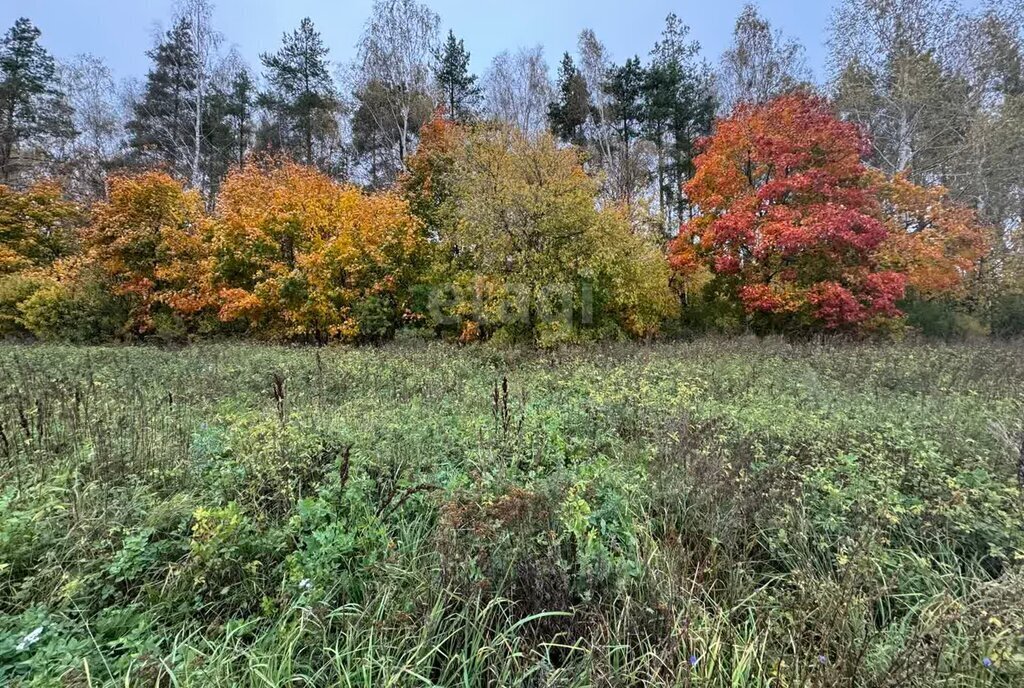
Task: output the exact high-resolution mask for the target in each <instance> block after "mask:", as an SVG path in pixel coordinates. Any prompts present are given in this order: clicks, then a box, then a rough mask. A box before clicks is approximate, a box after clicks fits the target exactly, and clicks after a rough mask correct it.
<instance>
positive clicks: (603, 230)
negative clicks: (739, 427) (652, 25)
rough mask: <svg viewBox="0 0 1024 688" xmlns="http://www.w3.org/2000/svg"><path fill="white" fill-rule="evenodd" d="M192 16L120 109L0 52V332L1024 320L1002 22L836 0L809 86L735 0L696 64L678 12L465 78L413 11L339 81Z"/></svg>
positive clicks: (298, 40) (82, 82)
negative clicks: (721, 47) (627, 33)
mask: <svg viewBox="0 0 1024 688" xmlns="http://www.w3.org/2000/svg"><path fill="white" fill-rule="evenodd" d="M213 10H214V8H213V6H212V4H211V3H210V2H209V1H208V0H182V2H181V3H179V5H178V6H177V9H176V11H175V14H174V17H173V19H172V22H171V25H170V28H169V29H168V30H167V31H165V32H164V33H163V34H161V35H160V36H159V38H158V40H156V41H155V44H154V46H153V48H152V49H151V50H150V51H149V52H148V53H147V56H148V58H149V61H150V67H149V70H148V72H147V74H146V77H145V79H144V80H143V81H142V82H141V83H138V84H130V85H128V86H126V87H123V88H121V87H118V86H117V85H116V84H115V83H114V81H113V78H112V76H111V74H110V72H109V70H108V69H107V68H106V67H105V66H104V65H103V63H102V61H100V60H98V59H97V58H94V57H90V56H80V57H78V58H75V59H74V60H71V61H69V62H68V63H66V64H58V63H57V62H56V61H55V60H54V59H53V57H52V56H51V55H50V54H49V53H48V51H47V50H46V49H45V48H44V47H43V41H42V37H41V34H40V32H39V30H38V29H37V28H36V27H35V26H33V24H32V22H31V21H30V20H28V19H20V20H18V21H17V22H16V23H15V25H14V26H13V27H11V29H10V30H9V31H8V32H7V34H6V35H5V36H4V38H3V40H2V42H0V110H2V112H0V114H2V117H3V120H2V122H0V181H2V182H3V184H4V185H5V188H4V190H3V192H2V195H0V204H2V207H0V232H2V233H3V234H0V240H2V242H3V253H4V256H3V268H2V270H0V277H2V281H0V302H2V303H0V310H2V311H3V313H0V318H3V321H4V323H5V324H4V329H5V331H6V332H7V333H8V334H10V333H21V334H24V333H31V334H35V335H37V336H56V337H66V338H78V339H97V338H99V339H102V338H110V337H114V336H119V337H125V336H133V337H134V336H145V335H147V334H152V333H154V332H157V331H164V332H167V333H176V334H178V335H180V334H187V333H199V332H211V333H212V332H215V331H216V332H240V331H248V332H258V333H261V334H265V335H267V336H274V337H307V338H309V337H312V338H314V339H317V340H318V341H325V340H327V339H330V338H343V339H353V340H364V339H378V338H382V337H386V336H391V335H392V334H394V332H396V331H397V330H400V329H415V328H423V329H427V330H430V331H431V332H435V333H436V332H438V331H442V332H443V331H450V332H451V333H452V334H453V335H454V336H459V337H461V338H463V339H472V338H479V337H490V336H494V335H495V334H499V333H504V334H509V333H511V334H509V336H529V337H532V338H534V339H553V340H557V339H558V338H560V337H563V338H564V337H578V336H580V334H581V332H584V331H586V332H589V333H590V334H591V335H594V334H596V333H604V334H608V333H611V332H617V333H620V334H631V335H634V336H649V335H652V334H654V333H656V332H658V331H662V332H664V331H673V330H679V329H680V328H682V329H694V328H695V329H709V328H717V329H725V330H743V329H750V328H754V329H761V330H764V331H780V330H781V331H787V332H788V331H794V332H795V331H815V330H821V329H826V330H834V329H839V330H842V329H857V330H865V329H878V327H879V323H880V322H882V321H887V322H890V324H891V323H892V322H906V319H905V318H903V316H904V315H905V314H909V315H910V316H911V318H910V319H911V320H914V319H915V318H917V319H918V320H919V321H920V322H919V323H918V324H920V325H921V326H923V327H925V328H929V327H930V328H932V329H936V330H939V331H948V330H950V329H961V330H963V329H968V330H972V329H977V330H984V329H986V328H987V329H993V330H999V329H1000V328H1002V329H1003V330H1006V329H1007V328H1009V329H1010V330H1012V329H1013V327H1014V325H1013V323H1014V322H1016V321H1017V320H1022V321H1024V313H1022V312H1024V307H1021V306H1020V305H1019V303H1021V302H1022V300H1021V299H1020V298H1018V297H1017V296H1016V295H1017V294H1018V293H1019V292H1021V291H1024V281H1022V280H1020V279H1019V277H1018V275H1019V274H1020V266H1019V262H1020V261H1019V253H1020V249H1019V246H1020V241H1019V236H1018V235H1019V232H1020V228H1021V223H1022V216H1024V202H1022V199H1024V193H1022V190H1024V179H1022V177H1021V175H1022V172H1021V166H1020V165H1019V160H1021V159H1024V156H1022V155H1021V154H1022V153H1024V72H1022V69H1024V66H1022V58H1021V55H1022V50H1021V49H1022V36H1024V29H1022V26H1024V19H1022V18H1024V10H1022V7H1021V6H1020V3H1017V2H1011V3H1008V2H990V3H982V4H981V5H980V6H978V7H972V8H970V9H965V8H963V7H961V6H960V4H959V3H957V2H955V0H899V1H898V2H895V3H893V2H882V1H881V0H845V1H844V2H842V3H840V5H839V6H838V7H837V9H836V11H835V13H834V16H833V19H832V24H831V26H830V29H829V38H828V45H829V55H830V60H829V77H828V80H827V83H825V84H824V85H815V84H813V83H811V77H810V71H809V70H808V68H807V66H806V62H805V59H804V54H803V52H804V51H803V48H802V46H801V45H800V44H799V43H798V42H796V41H794V40H793V39H791V38H788V37H786V36H784V35H782V33H781V32H780V31H778V30H777V29H775V28H774V27H772V26H771V24H770V23H769V22H768V21H767V20H765V19H764V17H762V16H761V15H760V13H759V12H758V10H757V9H756V7H754V6H753V5H748V6H746V7H745V8H744V9H743V11H742V12H741V14H740V16H739V17H738V18H737V20H736V23H735V28H734V32H733V37H732V42H731V44H730V46H729V48H728V49H727V50H726V51H725V52H724V53H723V55H722V56H721V57H720V59H719V60H718V61H717V62H716V63H714V64H712V63H711V62H709V61H708V60H707V59H706V58H705V57H704V56H703V55H702V51H701V47H700V45H699V44H698V43H697V42H696V41H694V40H693V39H692V38H691V36H690V32H689V28H688V27H687V26H686V25H685V24H684V23H683V22H682V21H681V20H680V19H679V17H677V16H675V15H669V16H668V17H667V19H666V22H665V25H664V28H663V31H662V33H661V37H660V38H659V40H658V41H657V42H656V43H655V45H654V46H653V47H652V49H651V50H650V51H649V53H648V54H647V55H646V56H644V57H642V58H641V57H640V56H636V57H632V58H629V59H626V60H625V61H623V62H621V63H616V62H614V61H613V60H612V58H611V56H610V55H609V53H608V51H607V49H606V48H605V47H604V45H603V44H602V43H601V41H600V40H599V39H598V37H597V36H596V35H595V34H594V32H593V31H590V30H584V31H583V32H581V34H580V35H579V40H578V47H577V50H576V51H575V53H566V54H565V55H563V56H562V58H561V60H560V61H559V64H558V69H557V73H556V74H555V78H554V79H552V78H551V74H550V69H549V66H548V64H547V61H546V58H545V55H544V51H543V48H542V47H541V46H535V47H532V48H520V49H518V50H514V51H506V52H502V53H500V54H498V55H497V56H496V57H495V58H494V60H493V61H492V62H491V64H490V65H489V67H488V68H487V69H486V70H485V71H484V72H483V73H482V75H481V76H478V75H476V74H474V73H473V71H472V69H471V67H470V53H469V51H468V50H467V48H466V46H465V42H464V41H463V40H462V39H459V38H458V37H457V36H456V34H455V33H454V32H453V31H448V32H447V34H443V33H442V30H441V21H440V18H439V17H438V16H437V14H436V13H434V12H433V11H432V10H431V9H430V8H429V7H427V6H426V5H423V4H420V3H418V2H416V1H415V0H378V2H376V3H375V4H374V7H373V10H372V12H371V16H370V17H369V18H368V19H367V21H366V23H365V26H364V30H363V33H362V36H361V38H360V41H359V44H358V50H357V54H356V58H355V61H354V63H353V64H352V65H341V66H339V65H335V64H332V62H331V60H330V50H329V47H328V46H327V45H326V44H325V43H324V41H323V39H322V37H321V35H320V34H319V32H318V31H317V29H316V27H315V25H314V23H313V22H312V20H310V19H304V20H303V21H302V22H301V23H300V25H299V26H298V27H297V28H296V29H295V30H293V31H291V32H286V33H285V34H283V36H282V42H281V45H280V47H279V49H278V50H276V51H273V52H268V53H265V54H263V55H261V56H260V64H259V65H258V67H254V66H251V65H247V64H246V63H245V62H244V60H242V59H241V58H240V57H239V56H238V55H237V53H235V52H234V51H233V50H227V49H225V47H224V46H225V39H224V36H223V35H222V34H221V33H220V32H219V31H218V30H217V28H216V27H215V22H214V11H213ZM716 123H717V124H716ZM751 132H758V133H756V134H752V133H751ZM768 140H771V141H774V142H775V143H774V144H772V145H770V146H768V147H766V145H767V144H766V141H768ZM807 141H818V142H819V144H820V145H819V148H816V149H811V148H807V147H803V148H801V147H800V146H799V145H797V146H796V147H795V148H793V147H792V146H793V145H795V144H796V143H799V142H807ZM836 146H839V147H838V148H836ZM844 146H845V147H844ZM787 147H788V148H787ZM830 156H831V157H830ZM853 158H856V165H854V162H853ZM740 159H742V164H740V163H737V162H736V161H737V160H740ZM734 163H735V164H734ZM851 165H853V167H850V166H851ZM858 166H859V167H858ZM861 168H863V169H861ZM737 174H740V176H741V177H742V178H741V179H738V178H737ZM794 179H798V180H800V181H799V183H797V182H795V181H794ZM743 180H745V184H740V182H741V181H743ZM723 184H732V186H730V187H729V188H728V189H725V188H723V187H722V185H723ZM794 184H795V185H794ZM801 184H803V185H801ZM855 191H856V193H855ZM858 194H859V195H858ZM855 196H856V197H855ZM270 199H273V201H271V200H270ZM268 204H271V205H268ZM837 207H839V208H841V210H842V212H839V211H837V210H836V208H837ZM783 209H786V210H785V211H784V210H783ZM385 218H389V220H387V221H386V222H385ZM865 218H866V219H865ZM380 222H384V224H380ZM389 223H390V224H389ZM727 225H730V227H727ZM740 227H742V231H741V230H740ZM982 228H985V229H984V230H983V229H982ZM730 232H733V234H732V235H730V234H729V233H730ZM787 232H788V233H787ZM843 232H846V236H845V238H840V235H842V234H843ZM261 233H262V234H261ZM798 235H799V236H798ZM726 236H731V238H729V239H723V237H726ZM897 236H899V237H902V239H901V240H902V241H903V244H902V245H899V244H898V242H896V240H895V239H893V238H891V237H897ZM254 237H260V238H258V239H257V238H254ZM780 237H782V238H780ZM868 237H873V238H868ZM339 242H340V243H339ZM133 261H141V262H139V263H138V264H137V265H134V266H133V264H132V263H133ZM317 271H320V272H319V274H318V275H317V274H315V273H317ZM894 275H895V276H894ZM112 296H116V297H117V298H112ZM33 299H34V301H33ZM875 300H879V301H878V303H879V305H878V306H877V307H876V306H875V305H873V304H874V303H875ZM826 303H827V304H829V305H827V306H825V305H823V304H826ZM33 304H34V305H33ZM86 306H88V307H86ZM85 313H89V314H91V315H90V316H89V318H86V317H85V316H84V315H83V314H85ZM829 313H831V315H829ZM556 314H558V315H559V317H558V318H556V317H554V315H556ZM566 314H569V315H568V316H566ZM584 319H585V320H586V321H587V322H586V323H582V321H583V320H584ZM86 321H88V322H86ZM559 323H561V324H559ZM1007 323H1009V324H1007ZM581 324H585V325H586V327H581ZM889 326H890V325H886V327H889Z"/></svg>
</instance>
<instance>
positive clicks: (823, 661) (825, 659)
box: [818, 655, 828, 666]
mask: <svg viewBox="0 0 1024 688" xmlns="http://www.w3.org/2000/svg"><path fill="white" fill-rule="evenodd" d="M818 664H821V665H822V666H824V665H825V664H828V657H826V656H825V655H818Z"/></svg>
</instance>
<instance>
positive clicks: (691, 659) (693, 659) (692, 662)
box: [690, 655, 698, 669]
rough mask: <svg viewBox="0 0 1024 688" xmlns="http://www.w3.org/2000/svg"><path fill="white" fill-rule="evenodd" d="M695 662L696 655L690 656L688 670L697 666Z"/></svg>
mask: <svg viewBox="0 0 1024 688" xmlns="http://www.w3.org/2000/svg"><path fill="white" fill-rule="evenodd" d="M697 661H698V660H697V655H690V668H691V669H692V668H695V667H696V666H697Z"/></svg>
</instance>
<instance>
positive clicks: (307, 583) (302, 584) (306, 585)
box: [299, 578, 313, 590]
mask: <svg viewBox="0 0 1024 688" xmlns="http://www.w3.org/2000/svg"><path fill="white" fill-rule="evenodd" d="M312 587H313V581H311V580H309V579H308V578H303V579H302V580H300V581H299V589H300V590H309V589H310V588H312Z"/></svg>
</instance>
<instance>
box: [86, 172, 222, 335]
mask: <svg viewBox="0 0 1024 688" xmlns="http://www.w3.org/2000/svg"><path fill="white" fill-rule="evenodd" d="M208 233H209V220H208V218H207V216H206V214H205V212H204V209H203V203H202V199H201V198H200V197H199V194H198V193H196V192H194V191H186V190H185V189H184V188H182V185H181V184H180V183H179V182H177V181H175V180H174V179H172V178H171V177H170V176H169V175H167V174H166V173H163V172H147V173H144V174H140V175H137V176H131V177H117V178H114V179H112V180H111V181H110V189H109V198H108V200H107V201H105V202H102V203H98V204H97V205H96V206H95V207H94V209H93V218H92V222H91V223H89V225H88V226H86V227H85V229H84V230H83V231H82V245H83V247H84V251H85V257H86V259H87V260H89V261H90V262H91V263H93V264H94V265H96V266H97V267H98V268H99V269H100V270H101V271H102V272H103V273H104V275H105V276H106V278H107V279H108V280H109V284H110V287H111V290H112V291H113V293H114V294H115V295H118V296H122V297H125V298H126V299H127V300H128V303H129V304H130V305H131V314H130V318H131V320H130V322H129V323H128V328H129V329H130V331H132V332H135V333H137V334H140V335H143V334H147V333H149V332H151V331H152V330H153V328H154V326H155V325H154V317H155V316H156V314H157V312H158V310H159V309H161V308H164V309H167V310H169V311H170V312H171V313H173V314H175V315H176V316H179V317H183V318H192V317H194V316H195V315H196V314H198V313H199V312H200V311H202V310H203V309H204V308H208V307H210V306H211V305H212V294H211V293H210V291H209V289H208V285H207V283H206V280H205V279H204V278H203V276H204V274H205V273H206V272H207V271H208V270H209V264H210V261H209V250H208V243H207V241H206V238H207V235H208Z"/></svg>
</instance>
